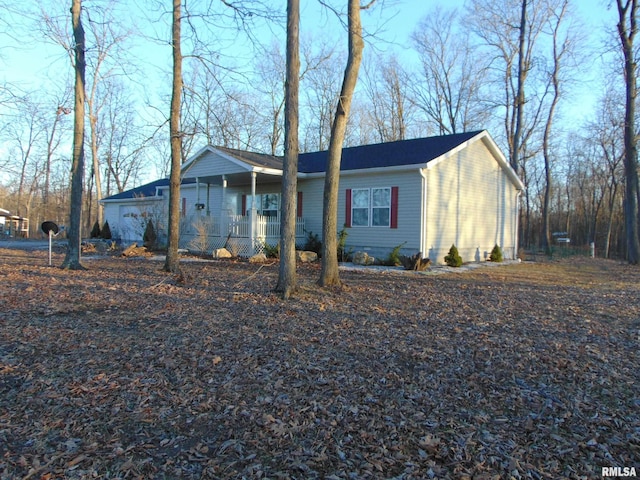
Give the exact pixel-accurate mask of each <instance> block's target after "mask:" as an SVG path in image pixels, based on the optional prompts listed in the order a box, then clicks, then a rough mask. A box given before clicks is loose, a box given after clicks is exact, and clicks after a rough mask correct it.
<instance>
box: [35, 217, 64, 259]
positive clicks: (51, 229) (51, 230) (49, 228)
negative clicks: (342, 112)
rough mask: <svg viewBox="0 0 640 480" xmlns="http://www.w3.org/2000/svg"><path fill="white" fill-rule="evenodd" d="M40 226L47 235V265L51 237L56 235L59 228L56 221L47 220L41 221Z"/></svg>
mask: <svg viewBox="0 0 640 480" xmlns="http://www.w3.org/2000/svg"><path fill="white" fill-rule="evenodd" d="M40 228H41V229H42V231H43V232H44V234H45V235H48V236H49V266H51V239H52V238H53V237H55V236H56V235H58V232H59V231H60V229H59V228H58V225H57V224H56V223H54V222H49V221H47V222H42V225H40Z"/></svg>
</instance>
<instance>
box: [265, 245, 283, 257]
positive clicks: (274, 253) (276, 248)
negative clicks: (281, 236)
mask: <svg viewBox="0 0 640 480" xmlns="http://www.w3.org/2000/svg"><path fill="white" fill-rule="evenodd" d="M262 248H263V251H264V254H265V255H266V256H267V258H280V242H278V243H276V244H275V245H269V244H268V243H267V242H264V243H263V245H262Z"/></svg>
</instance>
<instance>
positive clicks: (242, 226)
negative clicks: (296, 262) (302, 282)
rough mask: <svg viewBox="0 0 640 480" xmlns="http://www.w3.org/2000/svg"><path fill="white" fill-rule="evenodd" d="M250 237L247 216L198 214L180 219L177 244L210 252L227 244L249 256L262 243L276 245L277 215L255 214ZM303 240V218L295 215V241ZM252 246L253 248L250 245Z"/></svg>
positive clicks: (277, 237) (278, 236) (258, 248)
mask: <svg viewBox="0 0 640 480" xmlns="http://www.w3.org/2000/svg"><path fill="white" fill-rule="evenodd" d="M255 222H256V223H255V230H254V238H253V239H251V217H250V216H249V215H222V216H209V217H207V216H204V215H202V216H200V215H191V216H187V217H184V218H183V219H182V225H181V228H180V232H181V235H180V237H181V239H180V246H181V247H182V248H187V249H189V250H196V251H199V252H200V253H211V251H212V250H214V249H216V248H222V247H225V246H227V247H231V248H233V249H234V250H236V251H235V252H231V253H232V254H235V255H239V256H249V255H252V254H253V252H254V251H255V252H256V253H259V252H262V251H263V250H264V245H265V243H266V244H268V245H276V244H277V243H278V241H279V239H280V216H279V215H278V216H265V215H256V218H255ZM304 241H305V227H304V218H302V217H298V218H296V244H297V245H298V246H302V245H303V244H304ZM252 246H253V248H252Z"/></svg>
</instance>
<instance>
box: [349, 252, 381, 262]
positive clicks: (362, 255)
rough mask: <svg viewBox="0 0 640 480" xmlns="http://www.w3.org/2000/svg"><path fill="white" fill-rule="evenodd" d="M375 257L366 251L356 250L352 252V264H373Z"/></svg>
mask: <svg viewBox="0 0 640 480" xmlns="http://www.w3.org/2000/svg"><path fill="white" fill-rule="evenodd" d="M375 261H376V259H375V258H374V257H372V256H371V255H369V254H368V253H367V252H356V253H354V254H353V264H354V265H373V264H374V263H375Z"/></svg>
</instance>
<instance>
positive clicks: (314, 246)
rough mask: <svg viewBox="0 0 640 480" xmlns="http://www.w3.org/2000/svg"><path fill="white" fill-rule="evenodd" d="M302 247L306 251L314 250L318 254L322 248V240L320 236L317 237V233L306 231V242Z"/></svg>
mask: <svg viewBox="0 0 640 480" xmlns="http://www.w3.org/2000/svg"><path fill="white" fill-rule="evenodd" d="M302 248H303V250H306V251H308V252H316V253H318V254H319V253H320V250H322V241H320V237H318V235H317V234H315V233H313V232H308V233H307V242H306V243H305V244H304V247H302Z"/></svg>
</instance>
